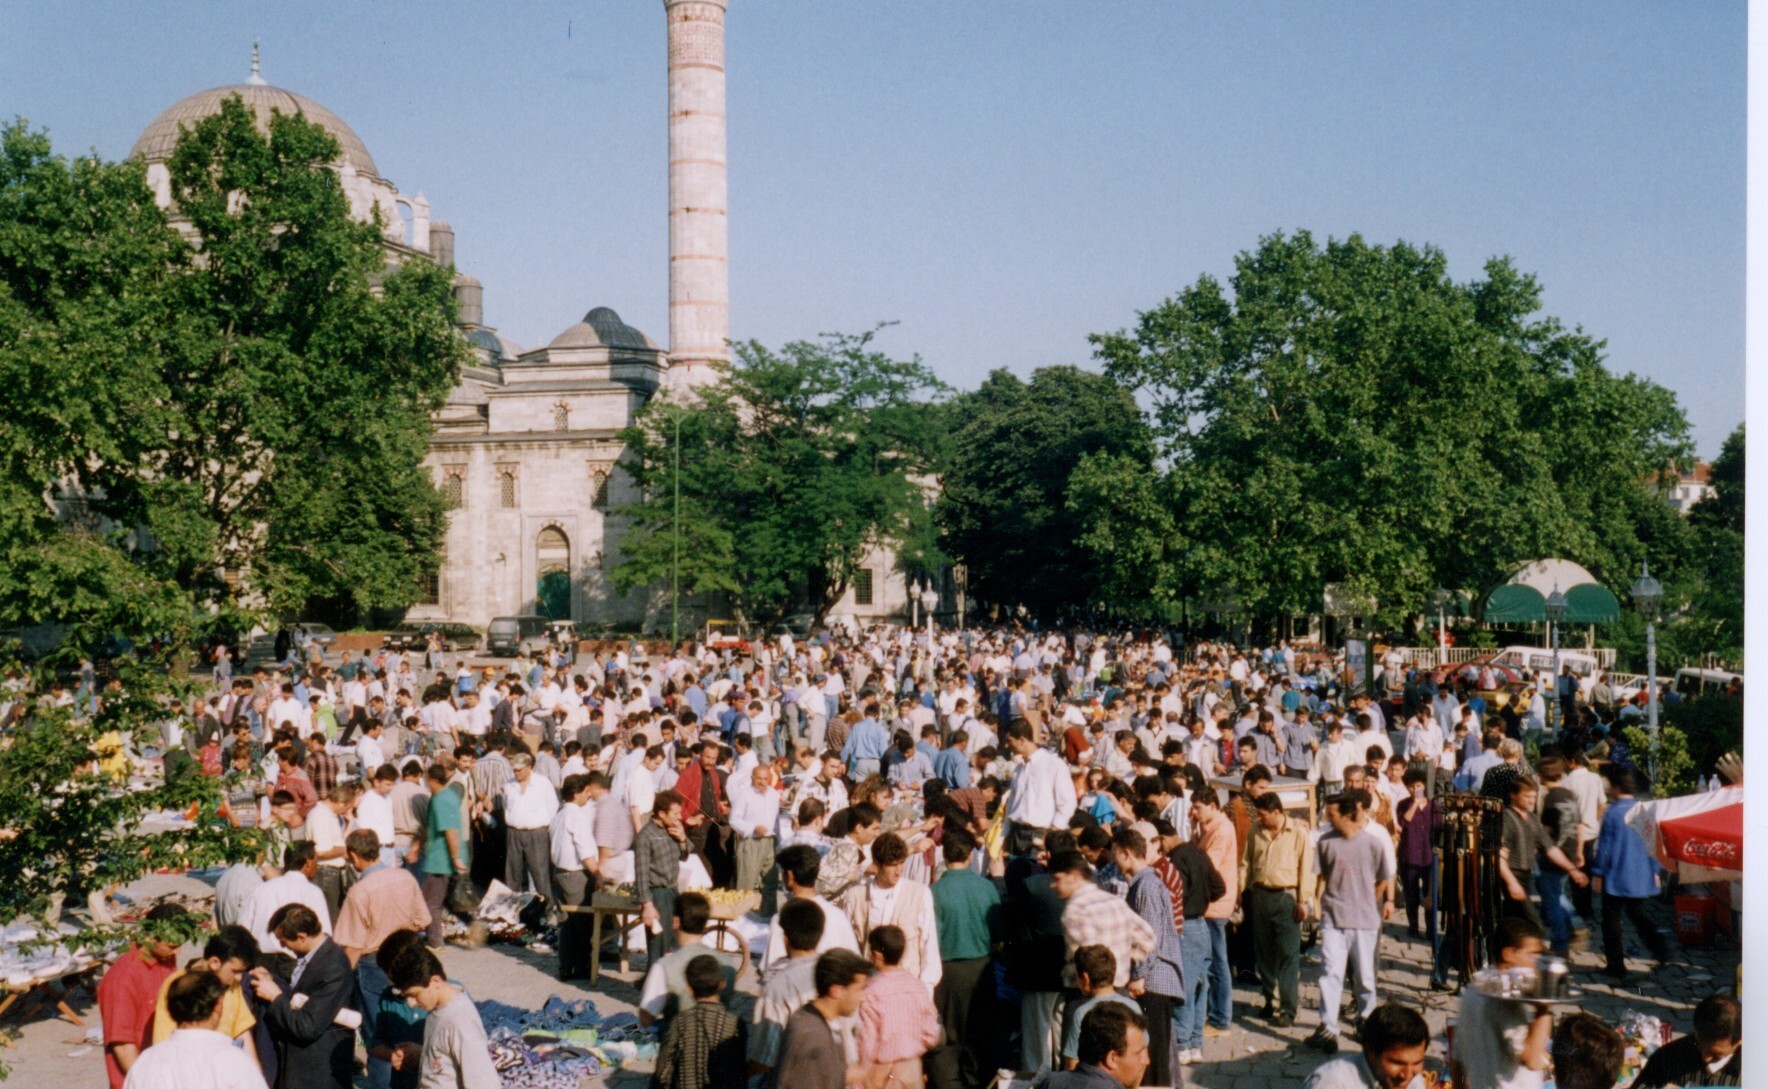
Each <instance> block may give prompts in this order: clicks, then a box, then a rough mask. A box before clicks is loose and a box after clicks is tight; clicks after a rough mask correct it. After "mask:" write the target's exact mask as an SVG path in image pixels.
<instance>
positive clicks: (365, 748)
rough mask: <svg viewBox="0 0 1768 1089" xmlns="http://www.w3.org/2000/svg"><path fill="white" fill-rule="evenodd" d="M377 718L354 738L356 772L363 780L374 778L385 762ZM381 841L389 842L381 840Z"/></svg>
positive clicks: (380, 727)
mask: <svg viewBox="0 0 1768 1089" xmlns="http://www.w3.org/2000/svg"><path fill="white" fill-rule="evenodd" d="M384 730H385V727H383V726H382V725H381V724H380V722H379V721H378V720H371V721H370V722H369V723H368V725H367V726H365V727H364V728H363V730H362V736H361V737H359V738H357V739H356V764H357V768H358V772H357V773H358V774H359V775H361V776H362V781H363V782H365V783H366V782H368V781H369V780H370V779H372V778H374V773H375V771H376V770H377V769H379V768H380V766H381V765H382V764H384V763H386V762H387V756H386V751H385V750H384V749H383V748H382V747H381V735H382V733H383V732H384ZM382 842H391V841H388V840H383V841H382Z"/></svg>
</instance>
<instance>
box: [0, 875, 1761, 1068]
mask: <svg viewBox="0 0 1768 1089" xmlns="http://www.w3.org/2000/svg"><path fill="white" fill-rule="evenodd" d="M173 890H178V891H196V892H205V891H207V889H206V887H205V886H202V885H201V884H200V883H198V882H195V881H193V880H192V879H190V878H182V877H156V878H152V879H149V880H148V881H146V882H143V883H142V884H141V885H138V886H137V887H136V888H134V889H132V890H131V891H132V892H135V893H138V894H141V895H157V894H160V893H164V892H168V891H173ZM1653 911H1654V914H1655V915H1656V917H1657V919H1658V921H1659V923H1660V925H1664V926H1666V927H1667V925H1668V923H1669V910H1668V907H1667V906H1665V905H1662V904H1656V905H1653ZM1591 940H1592V946H1593V947H1592V948H1590V949H1587V950H1584V951H1582V952H1577V953H1575V954H1574V956H1573V980H1572V982H1573V986H1574V987H1576V988H1579V989H1581V990H1582V992H1583V998H1582V1005H1583V1008H1585V1009H1587V1010H1588V1011H1589V1012H1591V1013H1594V1014H1596V1015H1597V1016H1599V1017H1601V1018H1603V1019H1604V1020H1607V1021H1610V1022H1613V1021H1616V1020H1618V1019H1619V1018H1620V1016H1621V1015H1622V1014H1623V1013H1624V1012H1625V1011H1628V1010H1638V1011H1640V1012H1643V1013H1651V1014H1655V1015H1657V1016H1659V1017H1662V1018H1665V1019H1666V1020H1668V1021H1670V1022H1671V1023H1672V1024H1673V1025H1674V1027H1675V1029H1676V1031H1677V1032H1678V1033H1681V1032H1686V1031H1687V1030H1688V1028H1689V1016H1690V1013H1691V1011H1692V1010H1693V1008H1694V1005H1695V1003H1697V1002H1699V1001H1700V1000H1701V999H1702V998H1704V997H1706V996H1707V995H1710V994H1714V993H1717V992H1720V991H1729V990H1730V989H1731V988H1732V986H1733V984H1734V983H1735V980H1736V971H1737V966H1738V964H1739V963H1740V960H1741V951H1740V949H1739V947H1738V945H1737V942H1736V940H1735V939H1734V938H1731V937H1728V936H1725V935H1720V936H1719V937H1718V940H1717V942H1716V943H1715V944H1714V945H1713V946H1711V947H1708V948H1689V947H1685V946H1676V945H1673V946H1672V948H1673V950H1674V952H1673V956H1672V960H1671V962H1670V964H1668V965H1658V964H1655V963H1654V962H1652V961H1650V960H1648V959H1644V958H1632V957H1630V958H1629V960H1628V967H1629V968H1631V969H1633V970H1634V971H1635V972H1636V973H1638V974H1637V975H1635V977H1634V978H1633V980H1631V981H1630V982H1628V983H1627V984H1626V985H1625V986H1624V987H1622V988H1616V987H1614V986H1613V985H1611V984H1609V983H1607V982H1605V981H1603V980H1602V978H1601V977H1600V976H1598V975H1596V970H1597V969H1598V968H1600V967H1601V966H1602V957H1601V951H1600V935H1598V934H1595V933H1592V935H1591ZM1628 941H1629V946H1630V949H1632V948H1633V947H1635V946H1637V942H1636V941H1634V940H1633V938H1632V936H1631V933H1630V932H1629V936H1628ZM1640 952H1642V950H1640ZM195 953H196V950H195V949H186V950H185V951H184V952H183V953H182V954H181V956H180V960H185V959H188V958H189V957H191V956H194V955H195ZM1317 954H1318V951H1317V949H1316V950H1314V951H1310V953H1309V954H1305V955H1304V958H1303V966H1302V987H1301V1003H1302V1009H1301V1012H1300V1015H1299V1017H1298V1018H1297V1021H1296V1024H1295V1025H1293V1026H1291V1027H1290V1028H1287V1029H1278V1028H1274V1027H1272V1026H1271V1025H1270V1024H1268V1023H1267V1022H1266V1021H1265V1020H1264V1019H1263V1017H1262V1016H1260V1011H1261V1009H1262V1006H1263V999H1262V998H1261V997H1260V995H1259V993H1258V989H1257V988H1256V987H1243V986H1241V987H1236V988H1235V991H1234V1009H1235V1021H1234V1024H1233V1026H1232V1027H1231V1028H1230V1029H1229V1030H1228V1032H1227V1034H1226V1035H1223V1036H1217V1037H1206V1038H1205V1040H1204V1047H1203V1056H1204V1061H1203V1062H1202V1063H1201V1064H1198V1065H1195V1066H1190V1067H1186V1068H1185V1073H1186V1079H1187V1082H1188V1083H1189V1084H1190V1085H1193V1086H1199V1087H1201V1089H1279V1087H1285V1086H1294V1085H1298V1084H1300V1082H1301V1081H1302V1080H1303V1079H1304V1078H1306V1076H1307V1075H1308V1073H1309V1072H1311V1071H1312V1070H1313V1069H1314V1068H1315V1067H1316V1066H1318V1065H1319V1064H1320V1063H1321V1062H1323V1061H1325V1056H1323V1055H1321V1054H1320V1053H1319V1052H1317V1051H1314V1050H1311V1049H1309V1048H1307V1047H1305V1046H1303V1045H1302V1043H1301V1041H1302V1040H1303V1039H1305V1038H1306V1037H1307V1036H1308V1035H1309V1034H1310V1033H1312V1032H1313V1031H1314V1029H1315V1028H1316V1027H1317V1026H1318V1025H1319V1009H1318V1007H1319V987H1318V985H1317V981H1318V979H1319V961H1318V955H1317ZM1380 956H1381V959H1380V969H1379V992H1380V997H1381V999H1382V1000H1383V1001H1386V1000H1388V999H1397V1000H1399V1001H1403V1002H1409V1003H1413V1004H1415V1005H1417V1006H1418V1007H1420V1008H1421V1009H1422V1010H1423V1012H1424V1014H1425V1017H1426V1019H1427V1020H1428V1021H1429V1023H1430V1027H1431V1031H1432V1033H1433V1034H1434V1036H1435V1037H1436V1038H1435V1040H1434V1041H1433V1043H1432V1046H1431V1052H1430V1054H1431V1056H1432V1057H1433V1058H1437V1059H1444V1060H1446V1055H1445V1054H1444V1038H1443V1030H1444V1027H1445V1024H1446V1022H1447V1020H1448V1018H1449V1017H1451V1016H1452V1015H1453V1013H1454V1010H1455V1007H1456V1004H1457V1003H1458V1001H1459V1000H1458V998H1457V997H1456V996H1455V995H1452V994H1438V993H1433V992H1431V991H1430V989H1429V979H1430V967H1429V959H1428V953H1427V951H1426V947H1425V945H1424V943H1423V942H1414V941H1411V940H1408V939H1407V938H1406V936H1405V927H1404V925H1403V924H1402V925H1399V926H1391V925H1390V926H1389V927H1388V928H1387V932H1386V934H1385V936H1384V938H1383V941H1382V945H1381V953H1380ZM643 959H644V958H643V956H642V955H635V958H634V965H633V970H632V971H630V972H628V973H625V974H624V975H623V974H622V973H620V972H619V971H618V969H617V968H616V967H615V965H614V963H613V962H612V960H610V961H609V962H607V965H606V967H607V968H608V969H610V970H609V971H604V972H603V974H602V976H601V978H600V979H599V980H598V981H597V983H596V985H595V987H594V988H589V987H586V986H583V985H581V984H577V983H560V982H558V981H557V980H556V979H554V978H553V972H554V969H555V967H556V962H555V960H554V958H553V957H552V956H550V955H541V954H535V953H531V952H528V951H527V950H525V949H522V948H520V947H517V946H510V945H489V946H485V947H482V948H477V949H469V948H465V947H461V946H453V945H451V946H449V947H448V949H447V950H446V951H444V953H443V954H442V961H443V964H444V966H445V967H446V968H447V970H448V974H449V975H450V977H452V978H454V979H458V980H460V981H461V982H462V983H464V984H465V985H466V986H467V988H468V990H470V991H471V992H472V994H473V996H474V997H475V998H480V999H491V998H495V999H499V1000H502V1001H505V1002H510V1003H515V1004H519V1005H523V1006H529V1007H538V1006H540V1005H541V1004H542V1003H544V1002H545V1001H546V999H547V998H548V997H549V996H551V995H555V994H556V995H560V996H561V997H565V998H582V997H589V998H593V999H594V1000H595V1003H596V1006H597V1008H598V1009H599V1010H601V1011H602V1012H603V1013H617V1012H622V1011H631V1010H633V1009H635V1008H636V1005H637V1002H638V986H639V984H640V983H641V982H642V979H643V975H642V971H643V970H642V965H643ZM739 990H741V991H743V992H744V993H745V994H752V993H753V992H754V990H755V976H754V974H753V973H747V974H745V977H744V979H743V980H742V981H741V982H740V983H739ZM748 1001H749V1000H748V999H747V998H744V999H742V1000H741V1005H740V1007H739V1008H740V1009H741V1010H742V1011H743V1012H747V1007H748ZM73 1005H74V1007H75V1008H76V1010H78V1011H79V1012H80V1013H81V1014H82V1016H84V1017H85V1018H86V1021H87V1024H88V1025H89V1026H92V1027H96V1026H97V1024H98V1018H97V1008H96V1005H95V1004H94V1003H93V1001H92V996H91V993H90V991H87V992H85V993H83V994H79V995H76V996H75V998H74V1000H73ZM5 1024H6V1027H7V1028H9V1029H12V1030H13V1031H15V1032H16V1034H17V1039H16V1040H15V1041H14V1045H13V1046H12V1047H10V1048H6V1049H4V1050H0V1061H4V1062H5V1063H7V1064H9V1065H10V1066H11V1067H12V1073H11V1079H10V1081H11V1084H16V1085H26V1086H38V1085H67V1086H85V1085H102V1084H103V1076H104V1075H103V1066H102V1064H103V1059H102V1055H101V1053H100V1051H99V1049H98V1047H96V1046H94V1045H91V1044H88V1043H86V1042H85V1040H84V1039H83V1032H82V1030H81V1029H78V1028H75V1027H74V1026H72V1025H70V1024H69V1023H67V1022H66V1021H62V1020H59V1019H56V1018H55V1017H54V1015H53V1012H52V1010H41V1009H40V1010H38V1011H36V1012H34V1013H31V1014H30V1015H28V1016H27V1017H25V1018H23V1019H22V1020H21V1018H20V1017H19V1016H18V1015H17V1014H16V1013H10V1012H9V1013H8V1014H7V1016H6V1018H5ZM1343 1046H1344V1047H1345V1048H1346V1049H1350V1048H1354V1047H1355V1046H1356V1044H1355V1042H1354V1041H1351V1040H1349V1039H1346V1040H1345V1042H1344V1045H1343ZM649 1078H650V1064H649V1063H638V1064H634V1065H633V1066H632V1067H631V1068H629V1069H624V1070H619V1071H615V1072H612V1073H611V1074H610V1075H609V1076H608V1077H607V1078H605V1079H600V1080H597V1081H589V1080H586V1081H585V1083H584V1084H585V1085H586V1086H587V1085H596V1084H604V1083H605V1084H606V1085H608V1086H609V1087H611V1089H644V1087H645V1086H646V1085H648V1083H649ZM357 1084H358V1085H362V1086H366V1085H367V1082H366V1080H365V1079H361V1078H359V1079H358V1082H357Z"/></svg>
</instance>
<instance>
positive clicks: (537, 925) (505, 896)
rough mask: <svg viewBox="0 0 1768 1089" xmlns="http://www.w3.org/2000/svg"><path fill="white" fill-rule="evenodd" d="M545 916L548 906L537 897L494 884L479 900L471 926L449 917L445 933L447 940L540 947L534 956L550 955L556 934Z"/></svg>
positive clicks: (501, 883)
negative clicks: (537, 954)
mask: <svg viewBox="0 0 1768 1089" xmlns="http://www.w3.org/2000/svg"><path fill="white" fill-rule="evenodd" d="M546 916H547V911H546V905H545V904H544V903H542V902H540V901H539V899H538V897H536V896H535V894H534V893H532V892H512V891H511V890H510V887H509V886H508V885H505V884H504V883H503V882H501V881H495V880H494V881H492V882H491V887H490V888H488V889H486V890H485V895H484V896H483V897H482V898H481V899H480V900H479V907H478V910H476V911H475V912H474V913H473V921H472V922H470V923H469V922H465V921H463V920H461V919H460V918H459V917H457V916H455V915H454V914H453V913H450V914H449V916H448V918H447V919H445V920H444V921H443V924H442V929H443V935H444V937H447V938H455V939H460V940H469V941H477V940H481V939H482V940H484V941H488V942H502V943H506V944H511V945H528V946H534V945H540V946H542V948H537V949H535V952H537V953H550V952H551V951H552V949H553V948H554V947H555V943H556V940H557V932H556V929H555V928H553V927H551V926H549V925H548V920H547V918H546ZM475 931H477V935H476V936H475Z"/></svg>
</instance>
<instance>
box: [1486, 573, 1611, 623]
mask: <svg viewBox="0 0 1768 1089" xmlns="http://www.w3.org/2000/svg"><path fill="white" fill-rule="evenodd" d="M1560 592H1561V593H1563V594H1564V595H1565V623H1567V624H1610V623H1613V622H1614V621H1616V620H1619V619H1620V618H1621V603H1620V601H1618V600H1617V599H1616V598H1615V596H1614V594H1612V593H1610V592H1609V590H1608V588H1607V587H1605V586H1602V585H1599V584H1597V583H1594V582H1586V583H1583V584H1582V585H1578V586H1567V587H1562V588H1561V590H1560ZM1480 618H1481V619H1482V620H1484V621H1485V622H1486V623H1488V624H1529V623H1535V624H1538V623H1541V622H1542V621H1544V620H1546V619H1547V598H1546V595H1544V594H1542V593H1541V591H1540V590H1538V589H1536V588H1535V587H1533V586H1531V585H1529V584H1528V583H1524V582H1506V583H1501V584H1500V585H1498V586H1494V587H1493V588H1492V590H1491V592H1490V593H1488V594H1486V599H1485V601H1484V602H1483V603H1482V605H1481V607H1480Z"/></svg>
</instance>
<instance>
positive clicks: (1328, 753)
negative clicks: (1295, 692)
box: [1308, 718, 1363, 798]
mask: <svg viewBox="0 0 1768 1089" xmlns="http://www.w3.org/2000/svg"><path fill="white" fill-rule="evenodd" d="M1362 762H1363V753H1362V752H1361V751H1359V750H1358V748H1357V741H1356V739H1355V738H1347V737H1345V736H1344V723H1343V722H1342V721H1340V720H1339V719H1336V718H1334V719H1328V720H1327V722H1326V743H1325V744H1323V745H1321V746H1320V751H1319V752H1316V753H1315V754H1314V770H1313V771H1311V772H1309V773H1308V782H1310V783H1322V784H1324V785H1325V789H1326V797H1328V798H1331V797H1333V796H1334V795H1336V794H1337V793H1338V792H1339V791H1341V790H1343V789H1344V771H1345V769H1346V768H1348V767H1351V766H1352V765H1356V764H1361V763H1362Z"/></svg>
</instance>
